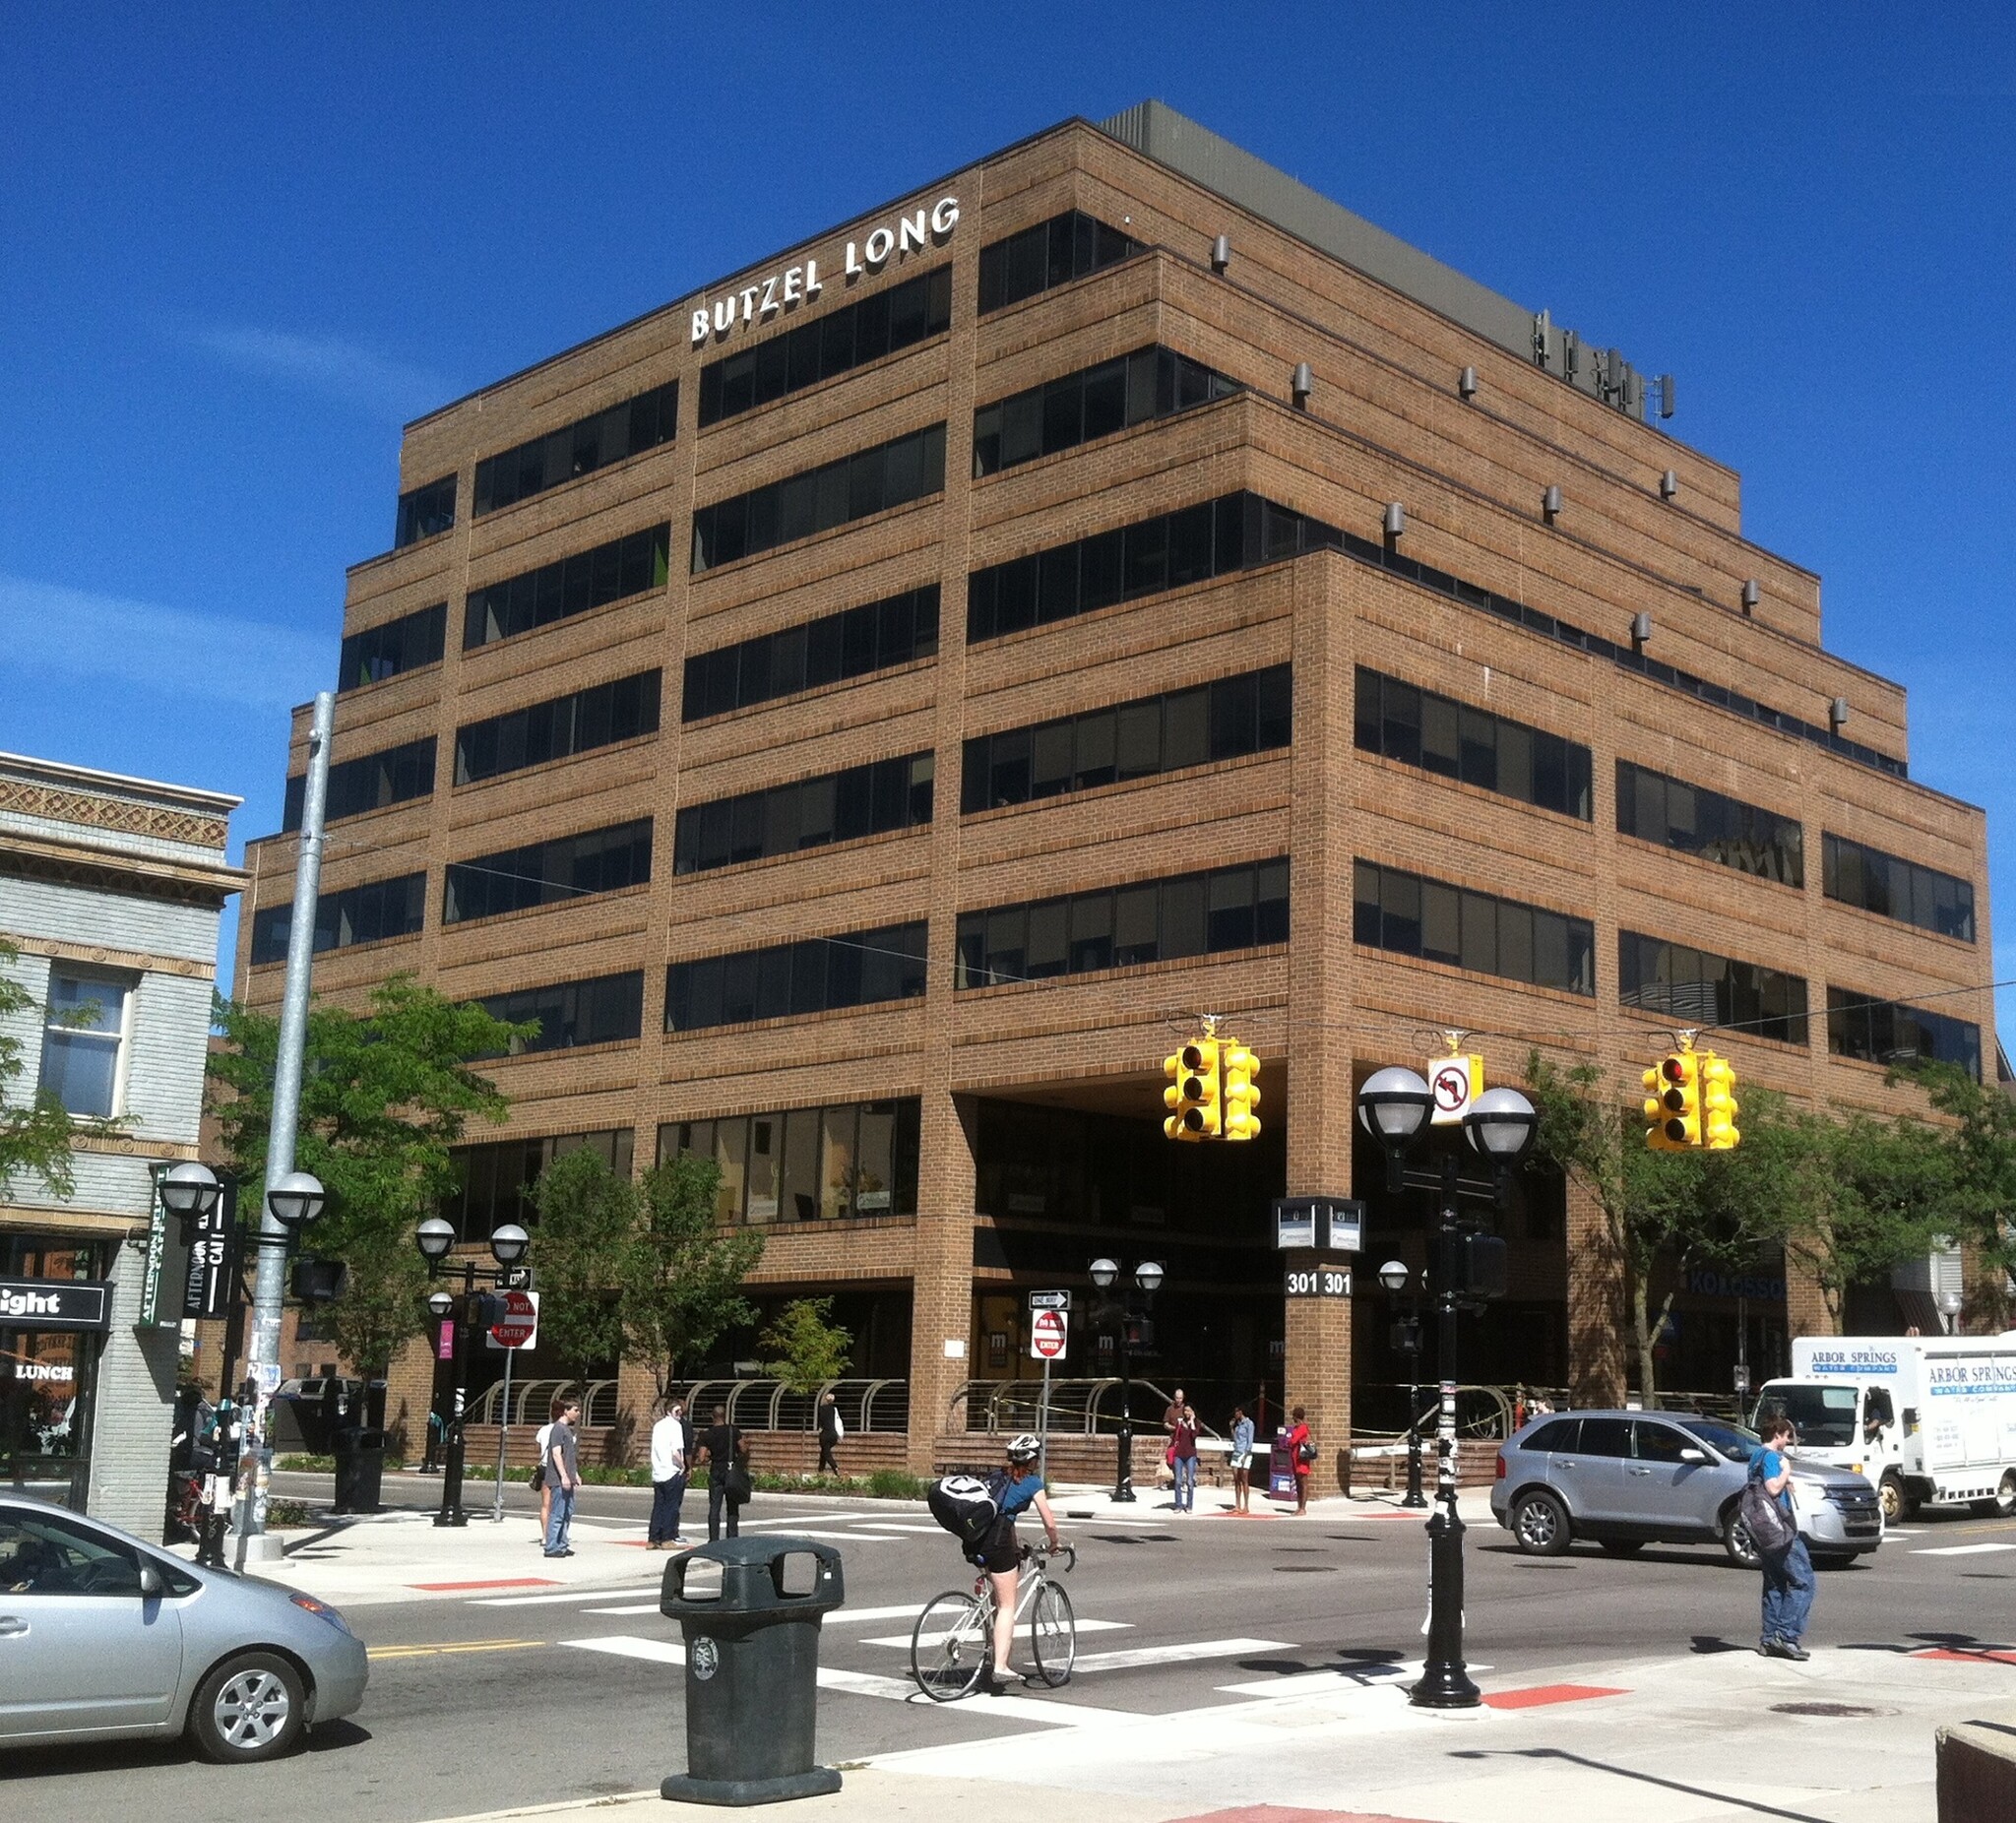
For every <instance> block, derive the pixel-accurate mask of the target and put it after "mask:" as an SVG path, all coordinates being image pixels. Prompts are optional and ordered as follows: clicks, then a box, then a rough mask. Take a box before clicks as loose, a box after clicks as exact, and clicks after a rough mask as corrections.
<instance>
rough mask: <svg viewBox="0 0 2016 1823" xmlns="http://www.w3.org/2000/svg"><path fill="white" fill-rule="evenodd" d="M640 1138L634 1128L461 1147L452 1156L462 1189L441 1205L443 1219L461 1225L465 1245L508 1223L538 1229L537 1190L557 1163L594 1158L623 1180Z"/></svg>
mask: <svg viewBox="0 0 2016 1823" xmlns="http://www.w3.org/2000/svg"><path fill="white" fill-rule="evenodd" d="M635 1144H636V1135H635V1134H634V1133H633V1132H632V1130H631V1129H630V1128H628V1127H613V1128H607V1129H604V1130H603V1131H601V1132H599V1133H563V1134H560V1135H558V1136H557V1137H553V1138H547V1139H509V1140H497V1141H494V1142H492V1143H491V1144H489V1145H486V1146H457V1147H455V1148H454V1149H453V1150H452V1151H451V1152H450V1153H449V1155H448V1160H449V1163H450V1165H451V1166H452V1167H453V1169H454V1171H455V1174H456V1180H457V1184H456V1188H455V1189H454V1190H452V1191H451V1192H450V1193H449V1194H448V1195H447V1196H445V1197H443V1198H442V1199H441V1202H440V1205H439V1210H438V1213H439V1214H440V1215H441V1216H443V1217H445V1218H446V1219H447V1220H448V1221H450V1222H452V1223H454V1224H455V1231H456V1233H457V1235H458V1236H459V1237H460V1238H461V1239H463V1240H475V1241H479V1240H484V1239H486V1238H487V1237H488V1236H489V1234H490V1233H491V1231H492V1230H493V1229H495V1228H499V1227H502V1226H504V1224H505V1223H507V1222H515V1223H517V1224H518V1226H520V1227H536V1226H538V1207H537V1205H536V1204H535V1203H534V1202H533V1200H532V1187H533V1185H534V1184H535V1183H536V1182H537V1181H538V1175H539V1173H540V1172H541V1171H542V1170H544V1169H545V1168H546V1166H547V1165H549V1164H550V1163H552V1162H553V1161H554V1160H555V1159H563V1158H565V1157H566V1156H567V1154H569V1153H570V1152H593V1153H598V1154H599V1155H600V1157H601V1161H602V1163H604V1164H606V1165H608V1166H609V1168H610V1169H611V1170H613V1171H614V1172H615V1173H616V1175H617V1176H618V1177H628V1176H629V1175H630V1165H631V1155H632V1152H633V1149H634V1147H635Z"/></svg>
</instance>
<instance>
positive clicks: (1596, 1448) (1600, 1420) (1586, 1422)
mask: <svg viewBox="0 0 2016 1823" xmlns="http://www.w3.org/2000/svg"><path fill="white" fill-rule="evenodd" d="M1574 1453H1575V1454H1576V1455H1577V1456H1628V1455H1630V1453H1631V1420H1630V1419H1629V1418H1622V1417H1586V1418H1584V1419H1583V1420H1582V1440H1581V1442H1580V1443H1578V1444H1577V1445H1576V1446H1575V1451H1574Z"/></svg>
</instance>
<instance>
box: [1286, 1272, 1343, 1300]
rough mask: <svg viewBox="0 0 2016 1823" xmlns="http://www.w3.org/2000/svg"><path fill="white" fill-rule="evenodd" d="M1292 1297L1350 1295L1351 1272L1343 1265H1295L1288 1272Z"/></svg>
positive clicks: (1289, 1292) (1288, 1286)
mask: <svg viewBox="0 0 2016 1823" xmlns="http://www.w3.org/2000/svg"><path fill="white" fill-rule="evenodd" d="M1286 1289H1287V1291H1288V1294H1289V1296H1291V1297H1349V1296H1350V1295H1351V1274H1350V1272H1349V1271H1348V1270H1347V1269H1346V1268H1344V1267H1342V1266H1295V1267H1291V1268H1290V1269H1289V1273H1288V1283H1287V1287H1286Z"/></svg>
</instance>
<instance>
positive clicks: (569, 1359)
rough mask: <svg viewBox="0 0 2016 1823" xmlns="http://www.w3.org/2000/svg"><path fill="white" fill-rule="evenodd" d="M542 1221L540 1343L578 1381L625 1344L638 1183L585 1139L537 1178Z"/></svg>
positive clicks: (537, 1247) (536, 1254)
mask: <svg viewBox="0 0 2016 1823" xmlns="http://www.w3.org/2000/svg"><path fill="white" fill-rule="evenodd" d="M532 1197H533V1202H534V1204H535V1205H536V1208H537V1210H538V1218H539V1219H538V1227H537V1229H536V1238H535V1239H534V1241H533V1258H534V1260H535V1261H536V1264H537V1269H538V1282H539V1293H540V1296H539V1349H540V1352H541V1353H543V1354H545V1355H546V1357H547V1358H548V1359H551V1360H555V1361H557V1362H558V1363H559V1364H560V1366H561V1367H562V1368H563V1369H564V1370H565V1371H566V1372H567V1373H569V1374H570V1375H571V1376H572V1377H573V1378H574V1379H576V1380H578V1381H579V1382H580V1383H581V1390H582V1393H583V1396H584V1397H586V1395H587V1391H588V1380H589V1376H590V1375H591V1374H592V1373H593V1372H594V1371H595V1369H596V1368H597V1367H598V1366H599V1365H601V1364H603V1363H604V1362H607V1361H611V1360H614V1359H615V1358H616V1356H617V1355H618V1354H619V1353H620V1352H621V1351H622V1346H623V1318H622V1309H621V1299H622V1292H623V1268H624V1256H625V1254H626V1253H627V1251H628V1249H629V1247H630V1245H631V1242H632V1239H633V1237H634V1235H635V1233H636V1228H637V1211H638V1196H637V1186H636V1185H635V1184H634V1183H632V1182H631V1181H630V1179H629V1178H628V1177H619V1176H618V1175H617V1174H616V1172H615V1171H613V1170H612V1169H610V1167H609V1164H608V1163H607V1161H605V1160H604V1159H603V1158H602V1156H601V1155H600V1154H599V1153H598V1152H591V1151H590V1150H589V1149H588V1148H587V1147H581V1148H578V1149H577V1150H575V1151H573V1152H570V1153H567V1154H565V1155H563V1156H562V1157H560V1158H557V1159H555V1160H554V1161H553V1162H552V1163H550V1164H548V1165H547V1166H546V1168H545V1169H544V1170H543V1171H541V1172H540V1173H539V1179H538V1182H537V1183H536V1184H535V1185H534V1186H533V1191H532Z"/></svg>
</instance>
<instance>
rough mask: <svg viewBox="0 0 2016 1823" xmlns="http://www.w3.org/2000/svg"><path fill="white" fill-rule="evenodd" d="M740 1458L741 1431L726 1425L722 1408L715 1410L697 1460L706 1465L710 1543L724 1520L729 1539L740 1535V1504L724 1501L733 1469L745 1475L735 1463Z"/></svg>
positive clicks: (726, 1415) (735, 1426) (716, 1535)
mask: <svg viewBox="0 0 2016 1823" xmlns="http://www.w3.org/2000/svg"><path fill="white" fill-rule="evenodd" d="M743 1454H744V1445H743V1442H742V1427H741V1426H740V1425H739V1424H730V1423H729V1422H728V1413H727V1408H726V1407H725V1406H716V1407H715V1409H714V1422H713V1423H712V1424H711V1425H710V1426H709V1427H708V1429H707V1430H706V1432H705V1433H704V1434H703V1435H702V1437H701V1439H700V1460H701V1461H702V1462H704V1463H705V1464H706V1465H707V1536H708V1539H709V1540H710V1541H712V1540H715V1539H718V1538H720V1537H721V1536H722V1524H723V1518H724V1516H725V1518H726V1524H727V1536H728V1537H729V1538H731V1539H732V1538H735V1537H737V1536H739V1534H740V1532H741V1529H742V1527H741V1510H742V1503H741V1502H740V1501H739V1500H731V1499H729V1498H728V1482H729V1480H730V1479H731V1478H732V1477H733V1476H734V1472H735V1470H736V1469H737V1467H742V1469H743V1473H744V1474H746V1473H747V1469H746V1467H745V1466H743V1465H742V1464H741V1463H740V1460H739V1459H740V1458H741V1457H742V1456H743Z"/></svg>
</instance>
